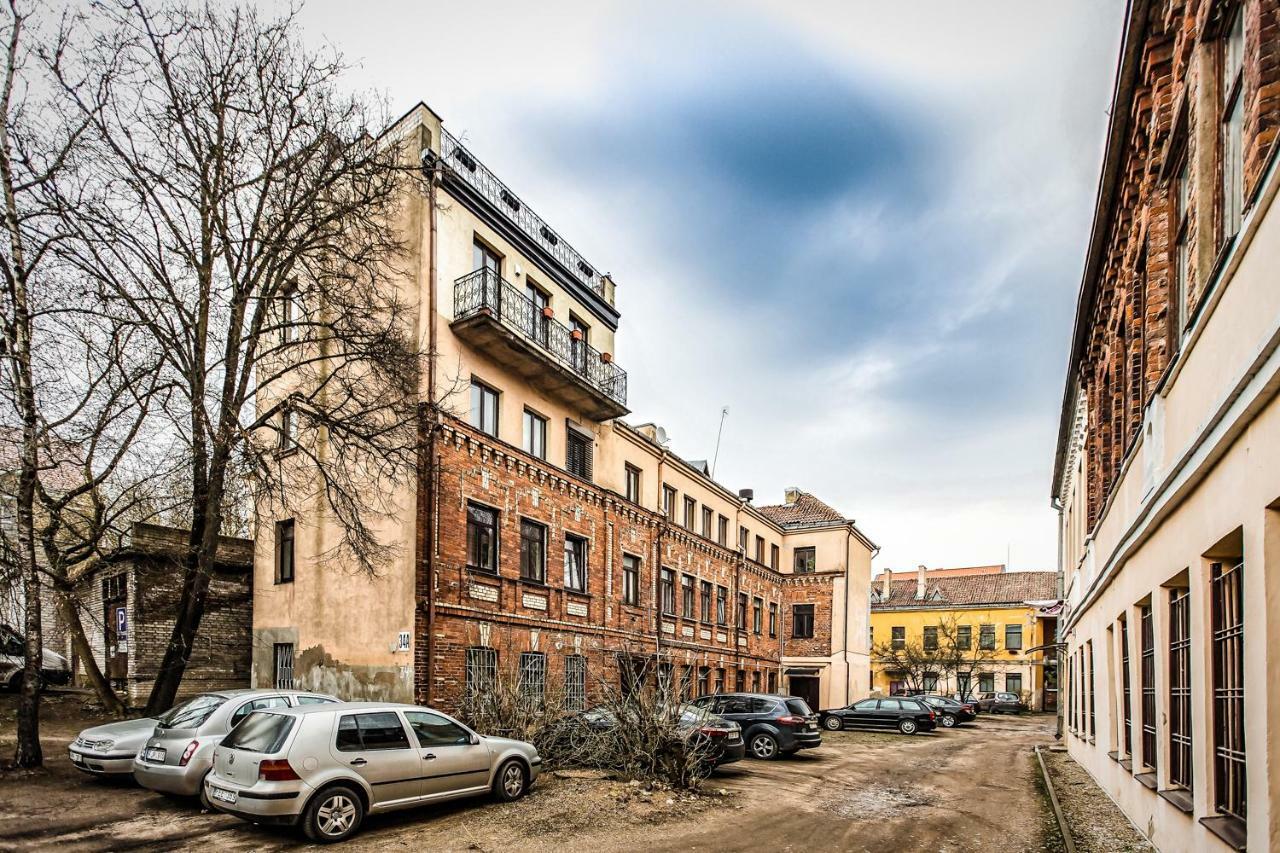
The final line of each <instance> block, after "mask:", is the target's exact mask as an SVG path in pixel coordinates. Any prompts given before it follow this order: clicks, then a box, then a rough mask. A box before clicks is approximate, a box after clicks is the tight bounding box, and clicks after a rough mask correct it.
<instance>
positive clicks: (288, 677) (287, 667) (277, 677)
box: [271, 643, 293, 690]
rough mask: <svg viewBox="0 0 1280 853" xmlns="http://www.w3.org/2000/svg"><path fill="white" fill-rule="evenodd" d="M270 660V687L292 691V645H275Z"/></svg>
mask: <svg viewBox="0 0 1280 853" xmlns="http://www.w3.org/2000/svg"><path fill="white" fill-rule="evenodd" d="M272 658H273V660H274V667H273V671H272V674H271V682H272V685H273V686H274V687H275V688H276V689H277V690H292V689H293V643H276V644H275V648H274V650H273V654H272Z"/></svg>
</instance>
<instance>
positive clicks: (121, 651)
mask: <svg viewBox="0 0 1280 853" xmlns="http://www.w3.org/2000/svg"><path fill="white" fill-rule="evenodd" d="M102 609H103V614H102V622H103V629H104V630H103V641H104V645H105V646H106V648H105V651H106V664H107V673H106V675H107V678H109V679H111V681H112V682H114V684H115V686H116V687H120V686H123V684H124V681H125V679H126V678H128V677H129V609H128V587H127V586H126V584H125V576H124V575H123V574H119V575H113V576H111V577H109V578H103V579H102Z"/></svg>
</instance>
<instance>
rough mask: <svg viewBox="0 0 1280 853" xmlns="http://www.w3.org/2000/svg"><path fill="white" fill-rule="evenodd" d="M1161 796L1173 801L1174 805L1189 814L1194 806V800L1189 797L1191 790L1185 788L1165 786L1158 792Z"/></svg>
mask: <svg viewBox="0 0 1280 853" xmlns="http://www.w3.org/2000/svg"><path fill="white" fill-rule="evenodd" d="M1158 793H1159V794H1160V796H1161V797H1163V798H1164V799H1166V800H1168V801H1169V802H1171V803H1173V805H1174V807H1175V808H1177V809H1178V810H1179V811H1181V812H1184V813H1186V814H1191V812H1192V811H1193V810H1194V808H1195V801H1194V800H1192V799H1191V792H1190V791H1188V790H1187V789H1186V788H1165V789H1164V790H1163V791H1160V792H1158Z"/></svg>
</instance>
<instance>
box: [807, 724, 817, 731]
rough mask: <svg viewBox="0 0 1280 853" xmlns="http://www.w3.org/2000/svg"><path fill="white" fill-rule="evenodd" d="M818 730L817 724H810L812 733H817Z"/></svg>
mask: <svg viewBox="0 0 1280 853" xmlns="http://www.w3.org/2000/svg"><path fill="white" fill-rule="evenodd" d="M817 730H818V724H817V723H810V724H809V731H811V732H816V731H817Z"/></svg>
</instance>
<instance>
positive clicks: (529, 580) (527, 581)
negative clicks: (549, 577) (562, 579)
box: [516, 578, 551, 592]
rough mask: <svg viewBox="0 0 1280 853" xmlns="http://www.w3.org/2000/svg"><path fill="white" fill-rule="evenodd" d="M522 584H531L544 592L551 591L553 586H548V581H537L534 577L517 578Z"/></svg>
mask: <svg viewBox="0 0 1280 853" xmlns="http://www.w3.org/2000/svg"><path fill="white" fill-rule="evenodd" d="M516 580H517V581H518V582H519V583H520V585H521V586H531V587H533V588H534V589H540V590H543V591H544V592H550V591H551V587H549V586H547V584H546V581H536V580H534V579H532V578H516Z"/></svg>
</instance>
